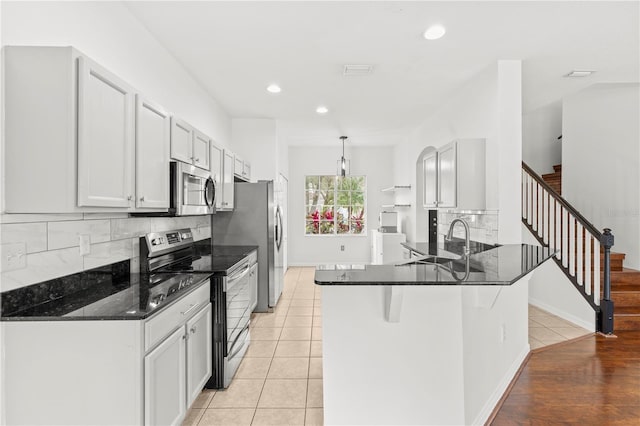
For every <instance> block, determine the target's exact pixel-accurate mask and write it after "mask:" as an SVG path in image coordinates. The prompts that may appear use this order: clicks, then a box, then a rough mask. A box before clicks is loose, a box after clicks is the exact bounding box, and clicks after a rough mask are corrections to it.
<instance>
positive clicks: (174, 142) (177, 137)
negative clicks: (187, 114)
mask: <svg viewBox="0 0 640 426" xmlns="http://www.w3.org/2000/svg"><path fill="white" fill-rule="evenodd" d="M191 157H193V127H191V126H190V125H189V124H188V123H186V122H184V121H182V120H180V119H179V118H176V117H171V158H173V159H174V160H178V161H183V162H185V163H189V164H191Z"/></svg>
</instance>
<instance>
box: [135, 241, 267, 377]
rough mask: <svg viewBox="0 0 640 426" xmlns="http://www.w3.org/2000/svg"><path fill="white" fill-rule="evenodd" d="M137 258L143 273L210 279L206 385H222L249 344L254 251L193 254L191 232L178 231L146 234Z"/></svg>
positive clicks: (230, 375)
mask: <svg viewBox="0 0 640 426" xmlns="http://www.w3.org/2000/svg"><path fill="white" fill-rule="evenodd" d="M140 259H141V260H142V259H149V260H148V261H147V262H142V261H141V269H142V271H143V272H151V271H153V272H154V273H155V274H162V273H171V274H175V273H176V272H179V273H193V274H198V273H207V274H209V275H211V304H212V305H213V327H212V329H213V348H212V349H213V373H212V376H211V379H210V380H209V381H208V382H207V384H206V387H207V388H209V389H220V388H226V387H228V386H229V384H230V383H231V379H232V378H233V376H234V374H235V372H236V371H237V369H238V367H239V365H240V361H242V358H243V357H244V354H245V353H246V351H247V349H248V347H249V343H250V340H251V339H250V333H249V321H250V315H251V310H252V309H251V304H252V289H251V285H250V279H249V274H250V266H251V265H252V264H254V263H256V261H257V253H256V252H255V251H253V252H251V253H250V254H249V255H248V256H246V255H243V254H229V253H225V254H223V255H214V254H212V251H211V250H210V252H209V254H199V250H197V249H196V246H195V244H194V240H193V235H192V233H191V230H190V229H179V230H174V231H165V232H152V233H150V234H147V235H146V236H144V237H141V238H140ZM145 268H147V270H145ZM184 285H187V283H184ZM178 286H180V282H178ZM159 297H160V298H161V297H162V296H159Z"/></svg>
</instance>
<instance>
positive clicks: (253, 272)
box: [249, 262, 258, 312]
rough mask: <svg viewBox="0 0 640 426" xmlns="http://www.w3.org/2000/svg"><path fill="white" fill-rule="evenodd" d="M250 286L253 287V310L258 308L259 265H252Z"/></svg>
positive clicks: (251, 307)
mask: <svg viewBox="0 0 640 426" xmlns="http://www.w3.org/2000/svg"><path fill="white" fill-rule="evenodd" d="M249 286H250V287H251V306H249V310H250V311H251V312H253V310H254V309H255V308H256V306H258V263H257V262H256V263H254V264H253V265H251V268H250V269H249Z"/></svg>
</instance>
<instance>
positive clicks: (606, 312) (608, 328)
mask: <svg viewBox="0 0 640 426" xmlns="http://www.w3.org/2000/svg"><path fill="white" fill-rule="evenodd" d="M600 244H602V247H604V283H603V284H604V295H603V298H602V300H601V301H600V318H599V321H598V328H599V329H600V330H599V331H600V332H601V333H604V334H613V301H612V300H611V247H613V234H612V233H611V229H609V228H604V232H603V233H602V237H601V238H600Z"/></svg>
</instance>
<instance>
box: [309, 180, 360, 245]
mask: <svg viewBox="0 0 640 426" xmlns="http://www.w3.org/2000/svg"><path fill="white" fill-rule="evenodd" d="M304 187H305V207H306V209H305V210H306V221H305V235H362V234H364V233H365V231H366V228H365V221H366V218H365V215H364V208H365V204H366V201H367V178H366V177H365V176H347V177H341V176H305V185H304Z"/></svg>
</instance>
